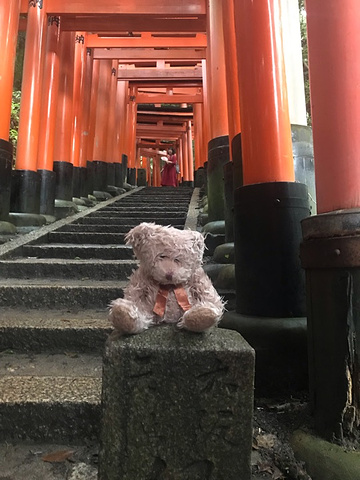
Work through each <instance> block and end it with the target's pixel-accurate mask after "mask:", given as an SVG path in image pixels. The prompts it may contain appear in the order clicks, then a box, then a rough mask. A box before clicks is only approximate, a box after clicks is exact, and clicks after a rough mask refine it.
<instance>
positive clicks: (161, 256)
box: [159, 255, 167, 260]
mask: <svg viewBox="0 0 360 480" xmlns="http://www.w3.org/2000/svg"><path fill="white" fill-rule="evenodd" d="M159 258H160V259H161V260H164V258H167V256H166V255H159Z"/></svg>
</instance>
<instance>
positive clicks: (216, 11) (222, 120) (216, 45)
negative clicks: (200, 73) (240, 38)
mask: <svg viewBox="0 0 360 480" xmlns="http://www.w3.org/2000/svg"><path fill="white" fill-rule="evenodd" d="M221 4H222V0H208V49H209V55H210V59H209V60H210V61H209V62H208V64H207V68H209V73H210V75H209V76H210V79H211V80H210V85H209V87H210V89H209V102H210V105H209V112H210V116H211V121H210V129H211V130H210V138H211V139H213V138H216V137H221V136H223V135H228V133H229V121H228V107H227V89H226V87H227V85H226V68H225V47H224V35H223V20H222V16H223V15H222V6H221ZM208 79H209V77H208Z"/></svg>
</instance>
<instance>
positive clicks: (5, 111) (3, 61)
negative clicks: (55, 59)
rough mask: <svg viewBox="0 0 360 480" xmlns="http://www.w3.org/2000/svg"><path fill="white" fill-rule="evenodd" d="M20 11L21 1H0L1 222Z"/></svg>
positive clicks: (6, 200)
mask: <svg viewBox="0 0 360 480" xmlns="http://www.w3.org/2000/svg"><path fill="white" fill-rule="evenodd" d="M19 13H20V0H9V1H8V2H1V3H0V52H1V55H0V98H1V99H2V100H1V104H2V106H1V109H0V222H7V221H8V219H9V209H10V184H11V171H12V161H13V157H12V144H11V143H10V142H9V128H10V115H11V98H12V89H13V79H14V64H15V55H16V41H17V32H18V24H19ZM5 226H6V225H5ZM9 227H10V226H9Z"/></svg>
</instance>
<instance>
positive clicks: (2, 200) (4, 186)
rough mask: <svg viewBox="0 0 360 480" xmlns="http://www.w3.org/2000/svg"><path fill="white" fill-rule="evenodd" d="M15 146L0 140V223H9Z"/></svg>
mask: <svg viewBox="0 0 360 480" xmlns="http://www.w3.org/2000/svg"><path fill="white" fill-rule="evenodd" d="M12 162H13V146H12V144H11V143H10V142H8V141H6V140H3V139H1V138H0V222H1V221H3V222H8V221H9V211H10V191H11V172H12Z"/></svg>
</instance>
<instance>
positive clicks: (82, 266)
mask: <svg viewBox="0 0 360 480" xmlns="http://www.w3.org/2000/svg"><path fill="white" fill-rule="evenodd" d="M137 265H138V262H137V261H135V260H98V259H84V260H80V259H79V260H64V259H62V258H15V259H11V260H0V278H49V277H53V278H77V279H78V281H79V283H80V282H81V281H82V280H83V279H92V280H111V279H113V280H127V279H128V277H129V276H130V275H131V273H132V271H133V270H134V269H135V268H136V267H137Z"/></svg>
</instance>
